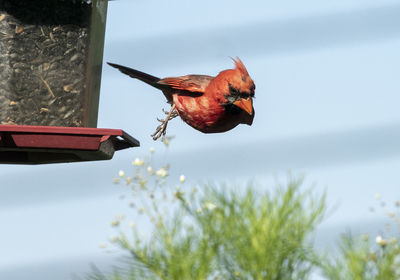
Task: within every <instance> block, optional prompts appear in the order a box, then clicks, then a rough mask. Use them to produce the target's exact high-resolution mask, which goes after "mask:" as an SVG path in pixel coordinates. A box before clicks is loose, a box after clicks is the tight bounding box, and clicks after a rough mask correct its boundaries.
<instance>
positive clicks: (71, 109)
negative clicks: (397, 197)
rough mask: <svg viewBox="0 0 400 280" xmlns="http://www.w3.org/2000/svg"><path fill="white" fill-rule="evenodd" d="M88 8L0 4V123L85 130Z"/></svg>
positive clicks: (62, 1)
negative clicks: (72, 127)
mask: <svg viewBox="0 0 400 280" xmlns="http://www.w3.org/2000/svg"><path fill="white" fill-rule="evenodd" d="M91 11H92V4H91V3H88V2H87V1H84V0H74V1H73V0H35V1H32V0H18V1H15V0H0V123H1V124H20V125H55V126H86V125H87V123H86V120H87V113H88V112H87V108H85V105H84V104H86V103H85V102H86V101H87V95H88V93H87V86H86V82H87V79H88V78H87V73H88V70H87V65H88V56H89V55H88V53H89V35H90V34H89V30H90V29H89V27H90V18H91Z"/></svg>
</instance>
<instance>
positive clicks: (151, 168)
mask: <svg viewBox="0 0 400 280" xmlns="http://www.w3.org/2000/svg"><path fill="white" fill-rule="evenodd" d="M147 172H148V173H149V174H150V175H153V174H154V169H153V167H151V166H150V165H149V166H147Z"/></svg>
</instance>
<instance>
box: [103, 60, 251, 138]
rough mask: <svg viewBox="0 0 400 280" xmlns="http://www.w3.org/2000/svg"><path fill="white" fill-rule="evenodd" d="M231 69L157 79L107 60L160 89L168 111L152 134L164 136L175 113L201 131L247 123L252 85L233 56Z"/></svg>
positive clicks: (127, 73) (244, 70) (122, 70)
mask: <svg viewBox="0 0 400 280" xmlns="http://www.w3.org/2000/svg"><path fill="white" fill-rule="evenodd" d="M234 62H235V68H234V69H228V70H224V71H221V72H220V73H219V74H218V75H217V76H216V77H212V76H207V75H186V76H181V77H169V78H164V79H160V78H157V77H154V76H152V75H149V74H146V73H143V72H140V71H138V70H135V69H131V68H128V67H125V66H121V65H118V64H113V63H108V64H109V65H110V66H112V67H115V68H117V69H118V70H119V71H121V72H122V73H124V74H126V75H129V76H130V77H132V78H136V79H138V80H141V81H143V82H145V83H147V84H149V85H151V86H153V87H155V88H157V89H159V90H161V91H162V92H163V93H164V95H165V97H166V98H167V102H168V103H169V104H171V110H170V111H169V112H168V113H167V112H165V113H166V114H167V117H166V119H164V120H159V121H160V122H162V124H161V125H160V126H158V127H157V129H156V131H155V133H154V134H153V135H152V137H153V139H154V140H157V139H158V138H160V137H161V136H165V133H166V128H167V123H168V121H169V120H171V119H172V118H174V117H176V116H178V115H179V116H180V117H181V118H182V120H183V121H184V122H186V123H187V124H188V125H190V126H191V127H193V128H194V129H196V130H199V131H201V132H203V133H218V132H225V131H228V130H230V129H232V128H234V127H236V126H237V125H238V124H241V123H244V124H247V125H251V124H252V123H253V119H254V107H253V97H254V91H255V88H256V86H255V84H254V82H253V80H252V79H251V78H250V76H249V74H248V72H247V70H246V67H245V66H244V64H243V62H242V61H241V60H240V59H239V58H236V60H234Z"/></svg>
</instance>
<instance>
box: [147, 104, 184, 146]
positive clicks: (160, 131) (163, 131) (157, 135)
mask: <svg viewBox="0 0 400 280" xmlns="http://www.w3.org/2000/svg"><path fill="white" fill-rule="evenodd" d="M163 111H164V110H163ZM174 111H175V104H172V106H171V110H169V112H168V113H167V112H166V111H164V113H166V114H167V117H166V118H165V119H164V120H160V119H157V120H158V121H159V122H161V124H160V125H159V126H158V127H157V128H156V131H155V132H154V133H153V134H152V135H151V137H153V140H154V141H156V140H157V139H158V138H160V137H161V136H165V134H166V133H167V124H168V121H169V120H172V119H173V118H175V117H176V116H178V113H176V112H174Z"/></svg>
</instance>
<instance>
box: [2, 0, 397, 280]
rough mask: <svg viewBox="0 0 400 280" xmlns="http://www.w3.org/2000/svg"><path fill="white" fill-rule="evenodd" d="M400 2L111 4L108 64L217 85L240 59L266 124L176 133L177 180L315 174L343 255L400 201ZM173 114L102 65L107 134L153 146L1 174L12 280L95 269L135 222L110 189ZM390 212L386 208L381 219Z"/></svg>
mask: <svg viewBox="0 0 400 280" xmlns="http://www.w3.org/2000/svg"><path fill="white" fill-rule="evenodd" d="M399 12H400V2H399V1H376V0H375V1H372V0H341V1H339V0H337V1H327V0H326V1H321V0H318V1H317V0H314V1H311V0H308V1H295V0H292V1H289V0H287V1H228V0H226V1H225V0H224V1H211V0H207V1H201V2H199V1H197V2H188V1H183V0H181V1H133V0H129V1H128V0H125V1H123V0H120V1H112V2H111V3H110V4H109V13H108V24H107V34H106V45H105V53H104V57H105V58H104V59H105V61H111V62H115V63H120V64H125V65H127V66H131V67H134V68H137V69H139V70H143V71H147V72H149V73H150V74H153V75H156V76H161V77H164V76H174V75H183V74H189V73H202V74H209V75H215V74H217V73H218V72H219V71H220V70H222V69H225V68H229V67H232V61H231V60H230V59H229V56H232V57H235V56H239V57H240V58H241V59H242V60H243V62H244V63H245V65H246V67H247V69H248V71H249V73H250V75H251V76H252V77H253V79H254V80H255V82H256V85H257V89H256V100H255V110H256V117H255V121H254V124H253V126H251V127H249V126H244V125H242V126H239V127H237V128H236V129H234V130H233V131H230V132H228V133H224V134H215V135H205V134H201V133H199V132H197V131H195V130H193V129H192V128H190V127H188V126H187V125H185V124H184V123H183V122H182V121H180V120H179V119H175V120H173V121H172V122H171V123H170V124H169V127H168V131H169V134H171V135H175V136H176V139H175V140H174V142H173V145H172V147H171V149H170V151H169V155H168V158H169V161H170V162H171V163H172V166H173V169H172V170H171V172H172V173H171V179H172V180H174V178H176V180H177V178H178V176H179V175H180V173H185V174H186V176H187V178H188V181H189V183H191V182H192V183H193V182H198V181H201V180H209V179H211V180H227V179H228V178H230V180H232V181H233V182H245V181H247V180H250V179H254V180H256V181H260V182H273V180H274V178H281V179H282V180H283V179H284V178H285V176H286V173H287V172H288V171H289V170H290V171H291V172H292V173H293V174H306V177H307V180H306V182H307V184H308V185H311V184H313V183H315V185H316V186H315V189H316V191H321V190H323V189H326V190H327V192H328V201H329V205H331V206H332V207H334V206H337V208H336V211H335V212H334V213H333V214H331V215H330V217H329V218H328V219H327V220H326V221H325V222H324V223H323V225H322V226H321V228H320V230H319V239H318V240H319V241H318V244H320V245H321V246H324V245H326V244H331V243H332V242H333V240H334V238H335V237H336V236H337V234H339V233H341V232H344V231H345V230H346V229H347V228H352V229H353V230H354V231H356V232H364V231H366V232H373V233H376V232H377V230H376V228H378V226H379V225H382V224H383V223H384V222H385V221H387V218H386V217H385V216H384V214H381V215H380V214H370V213H369V212H368V207H369V206H371V205H375V204H376V201H375V199H374V196H375V193H381V194H382V197H383V199H385V200H386V201H387V202H388V203H391V202H393V201H394V200H396V199H400V193H399V191H398V190H399V185H400V182H399V179H398V170H399V167H400V146H399V145H398V143H399V142H400V132H399V131H400V130H399V129H400V113H399V109H398V108H399V105H398V104H400V94H399V92H400V83H399V78H398V76H399V70H400V53H399V51H398V50H399V49H400V29H399V28H398V26H400V18H399V17H398V14H399ZM163 107H164V108H167V104H165V100H164V97H163V96H162V95H161V94H160V93H159V92H158V91H157V90H155V89H153V88H150V87H148V86H147V85H144V84H142V83H140V82H139V81H136V80H132V79H130V78H129V77H127V76H123V75H121V74H120V73H119V72H117V71H115V69H112V68H110V67H108V66H104V68H103V80H102V89H101V97H100V114H99V127H107V128H122V129H124V130H126V131H127V132H128V133H130V134H131V135H132V136H134V137H136V138H137V139H139V140H140V141H141V144H142V147H141V148H135V149H131V150H126V151H121V152H118V153H117V154H116V155H115V157H114V159H113V160H112V161H105V162H93V163H77V164H60V165H46V166H6V165H5V166H1V168H0V180H1V187H0V223H1V224H2V228H1V231H0V279H7V280H20V279H27V278H26V277H27V275H29V276H30V277H29V279H40V280H47V279H48V280H53V279H57V280H58V279H60V280H63V279H69V275H70V274H71V273H72V272H77V273H82V271H85V270H86V269H87V268H88V264H89V263H90V262H95V263H97V262H99V263H101V264H105V265H108V264H109V263H110V261H111V260H112V259H113V257H115V256H117V255H118V254H117V253H115V254H113V255H106V254H105V253H104V252H102V250H100V249H99V248H98V244H99V243H100V242H103V241H104V240H106V239H107V238H108V237H109V236H110V235H111V234H112V230H111V229H110V227H109V221H110V220H111V219H112V217H113V216H114V215H115V214H118V213H119V212H121V211H124V209H125V206H124V205H123V204H121V202H120V201H119V200H118V196H119V194H120V193H121V190H120V188H118V187H116V186H114V185H113V184H112V183H111V181H112V178H113V177H114V176H115V175H116V174H117V173H118V170H120V169H124V170H126V171H128V170H129V169H130V168H131V161H132V160H133V159H134V158H135V157H142V156H144V155H146V154H147V153H148V149H149V148H150V147H152V146H154V147H155V148H156V150H158V151H160V150H161V144H159V143H154V142H153V140H152V139H151V137H150V134H151V133H152V132H153V130H154V129H155V127H156V126H157V121H156V117H160V116H161V115H162V113H161V108H163ZM382 211H383V212H382V213H384V212H385V210H382Z"/></svg>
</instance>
